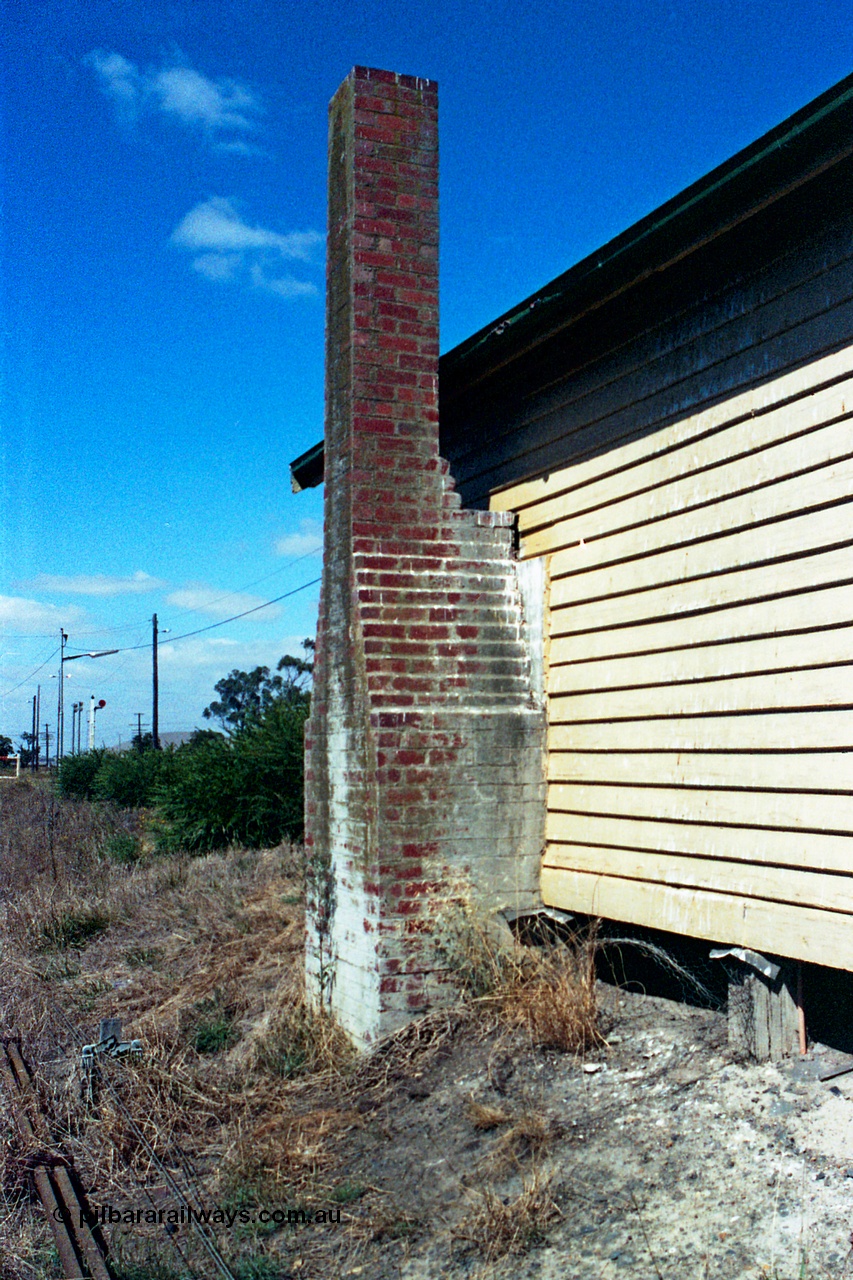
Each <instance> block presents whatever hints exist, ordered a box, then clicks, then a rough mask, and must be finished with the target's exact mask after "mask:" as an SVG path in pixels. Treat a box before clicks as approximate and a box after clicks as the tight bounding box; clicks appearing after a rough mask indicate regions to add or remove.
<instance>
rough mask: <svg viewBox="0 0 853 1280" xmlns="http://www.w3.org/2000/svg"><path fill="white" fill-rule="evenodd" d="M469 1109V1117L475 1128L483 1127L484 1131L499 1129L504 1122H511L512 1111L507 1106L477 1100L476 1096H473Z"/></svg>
mask: <svg viewBox="0 0 853 1280" xmlns="http://www.w3.org/2000/svg"><path fill="white" fill-rule="evenodd" d="M467 1109H468V1119H469V1120H470V1121H471V1123H472V1125H473V1126H474V1128H475V1129H481V1130H482V1131H483V1132H484V1133H488V1132H489V1131H490V1130H492V1129H499V1128H500V1126H501V1125H502V1124H509V1122H510V1120H512V1112H510V1111H507V1109H506V1108H505V1107H493V1106H490V1105H489V1104H488V1103H486V1102H477V1101H476V1099H475V1098H471V1100H470V1101H469V1103H468V1108H467Z"/></svg>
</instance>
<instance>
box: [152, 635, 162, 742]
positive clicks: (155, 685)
mask: <svg viewBox="0 0 853 1280" xmlns="http://www.w3.org/2000/svg"><path fill="white" fill-rule="evenodd" d="M151 656H152V663H153V666H152V672H151V676H152V704H153V705H152V709H151V740H152V743H153V746H154V750H155V751H159V750H160V708H159V705H158V704H159V699H160V678H159V673H158V671H157V614H156V613H155V614H154V617H153V618H152V619H151Z"/></svg>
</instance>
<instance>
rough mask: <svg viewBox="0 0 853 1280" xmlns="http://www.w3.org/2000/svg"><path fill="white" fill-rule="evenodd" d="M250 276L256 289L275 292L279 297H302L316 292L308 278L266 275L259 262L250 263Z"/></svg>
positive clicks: (315, 287) (314, 286)
mask: <svg viewBox="0 0 853 1280" xmlns="http://www.w3.org/2000/svg"><path fill="white" fill-rule="evenodd" d="M251 276H252V284H253V285H254V286H255V288H256V289H266V291H267V292H268V293H277V294H278V296H279V297H280V298H304V297H306V296H307V295H308V294H311V293H316V292H317V286H316V285H315V284H312V283H311V281H310V280H297V279H295V278H294V277H293V276H268V275H267V274H266V272H265V271H264V269H263V267H262V266H261V264H260V263H259V262H255V263H253V264H252V271H251Z"/></svg>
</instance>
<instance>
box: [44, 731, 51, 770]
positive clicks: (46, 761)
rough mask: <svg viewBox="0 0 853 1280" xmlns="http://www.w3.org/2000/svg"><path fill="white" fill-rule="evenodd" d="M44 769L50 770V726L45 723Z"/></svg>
mask: <svg viewBox="0 0 853 1280" xmlns="http://www.w3.org/2000/svg"><path fill="white" fill-rule="evenodd" d="M44 767H45V769H49V768H50V725H49V724H48V723H47V721H46V720H45V722H44Z"/></svg>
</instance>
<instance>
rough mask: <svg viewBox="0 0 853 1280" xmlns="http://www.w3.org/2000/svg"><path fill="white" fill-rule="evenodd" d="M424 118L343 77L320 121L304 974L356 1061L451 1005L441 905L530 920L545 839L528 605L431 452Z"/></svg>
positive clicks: (434, 291) (415, 96) (432, 252)
mask: <svg viewBox="0 0 853 1280" xmlns="http://www.w3.org/2000/svg"><path fill="white" fill-rule="evenodd" d="M437 98H438V95H437V86H436V85H435V83H434V82H432V81H429V80H421V79H418V78H416V77H412V76H401V75H396V74H394V73H391V72H387V71H376V70H369V69H366V68H363V67H356V68H355V69H354V70H353V71H352V72H351V74H350V75H349V76H348V77H347V79H346V80H345V81H344V83H343V85H342V86H341V88H340V89H339V90H338V92H337V94H336V95H335V97H334V99H333V100H332V103H331V106H330V131H329V231H328V266H327V320H326V427H325V484H326V493H325V548H324V563H323V585H322V589H321V600H320V618H319V625H318V635H317V654H316V667H315V683H314V700H313V705H312V712H311V718H310V721H309V724H308V728H307V736H306V845H307V850H308V862H309V929H308V951H307V972H308V981H309V988H310V989H311V990H312V991H313V992H314V995H315V998H317V999H318V1000H320V1001H322V1002H323V1003H324V1004H325V1005H327V1006H328V1007H329V1008H330V1009H331V1010H332V1011H333V1012H334V1014H335V1016H336V1017H337V1018H338V1019H339V1021H340V1022H341V1024H342V1025H343V1026H344V1027H345V1028H346V1029H347V1030H348V1031H349V1032H350V1033H351V1035H352V1036H353V1038H354V1039H355V1040H356V1041H357V1042H358V1043H360V1044H363V1045H366V1044H369V1043H371V1042H373V1041H375V1040H376V1039H377V1038H379V1037H381V1036H382V1035H384V1034H387V1033H389V1032H391V1031H393V1030H395V1029H396V1028H397V1027H399V1026H400V1025H401V1024H402V1023H403V1022H404V1021H406V1020H407V1019H408V1018H410V1017H411V1016H413V1015H414V1014H417V1013H420V1012H423V1011H425V1010H426V1009H427V1008H429V1007H431V1006H433V1005H436V1004H438V1003H441V1002H442V1001H444V1000H446V999H447V998H449V995H450V982H449V974H448V972H447V969H446V960H445V959H444V958H443V957H442V956H441V955H440V954H439V953H438V951H437V950H436V947H435V925H436V922H437V921H438V920H439V919H440V918H441V914H442V912H443V911H445V910H446V909H447V907H448V905H449V903H450V902H451V901H452V900H455V899H458V898H460V897H466V898H468V899H471V900H473V901H474V903H475V904H476V905H477V906H478V907H479V908H480V909H482V910H483V911H484V912H495V911H498V910H500V909H511V910H513V911H520V910H522V911H523V910H532V909H534V908H535V906H536V905H537V904H538V901H539V897H538V892H539V891H538V876H539V855H540V853H541V849H542V845H543V840H544V812H545V803H544V780H543V761H544V749H545V713H544V706H543V698H542V694H541V687H536V686H540V685H541V679H540V678H538V677H536V676H535V674H534V673H535V671H536V670H537V667H538V664H537V661H536V657H537V655H535V654H533V655H532V654H531V652H530V642H529V636H530V635H531V634H532V633H533V632H532V630H531V622H533V624H534V625H533V630H535V621H534V619H533V616H532V615H535V614H536V613H537V611H538V610H541V607H542V601H543V599H544V582H543V581H542V578H541V573H539V572H538V567H537V565H536V564H535V563H534V564H533V567H532V568H531V567H529V566H527V565H524V566H519V565H517V564H516V562H515V561H514V559H513V558H512V552H511V545H512V529H511V527H510V523H509V522H510V521H511V517H508V516H506V515H504V514H501V513H489V512H474V511H463V510H461V509H460V504H459V499H458V496H457V494H456V493H455V492H454V490H453V484H452V480H451V479H450V478H449V476H448V472H447V466H446V464H445V463H444V462H443V461H442V459H441V458H440V457H439V452H438V136H437V107H438V102H437ZM519 570H523V571H524V573H525V580H524V581H521V580H520V579H519ZM522 597H524V601H525V603H524V604H523V603H522Z"/></svg>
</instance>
